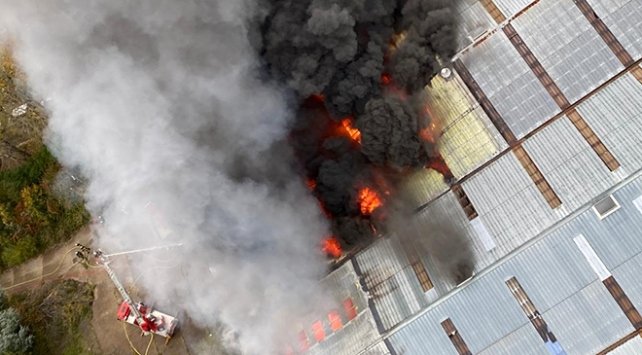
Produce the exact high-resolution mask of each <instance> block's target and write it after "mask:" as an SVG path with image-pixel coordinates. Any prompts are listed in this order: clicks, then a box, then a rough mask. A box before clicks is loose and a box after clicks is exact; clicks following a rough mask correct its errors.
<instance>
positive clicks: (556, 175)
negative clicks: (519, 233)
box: [524, 116, 619, 211]
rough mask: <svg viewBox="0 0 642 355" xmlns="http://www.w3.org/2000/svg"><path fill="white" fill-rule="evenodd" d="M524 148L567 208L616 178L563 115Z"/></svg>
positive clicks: (573, 207) (609, 185)
mask: <svg viewBox="0 0 642 355" xmlns="http://www.w3.org/2000/svg"><path fill="white" fill-rule="evenodd" d="M524 148H526V150H527V151H528V153H529V154H530V156H531V158H532V159H533V161H534V162H535V164H536V165H537V167H538V168H539V169H540V171H541V172H542V174H543V175H544V177H545V178H546V180H547V181H548V182H549V183H550V184H551V186H552V187H553V190H555V192H556V193H557V195H558V196H559V197H560V199H561V200H562V203H563V204H564V205H565V207H566V209H567V210H569V211H574V210H575V209H577V208H579V207H581V206H582V205H584V204H585V203H587V202H588V201H590V200H591V199H593V198H594V197H595V196H597V195H599V194H601V193H602V192H604V191H606V190H607V189H609V188H610V187H612V186H614V185H615V184H616V183H617V182H618V181H619V179H618V178H617V177H616V176H614V175H613V174H612V173H611V172H610V171H609V170H608V168H607V167H606V165H604V163H603V162H602V161H601V160H600V158H599V157H598V156H597V155H596V154H595V152H594V151H593V149H592V148H591V146H590V145H589V144H588V143H587V142H586V140H585V139H584V138H583V137H582V136H581V134H580V133H579V132H578V131H577V129H576V128H575V127H574V126H573V124H572V123H571V122H570V121H569V120H568V118H567V117H566V116H564V117H563V118H562V119H559V120H557V121H555V122H554V123H552V124H551V125H550V126H548V127H546V128H544V129H543V130H542V131H540V132H538V133H537V134H536V135H534V136H533V137H532V138H530V139H529V140H527V141H526V142H525V143H524Z"/></svg>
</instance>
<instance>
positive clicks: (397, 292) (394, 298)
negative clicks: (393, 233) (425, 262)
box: [370, 266, 428, 330]
mask: <svg viewBox="0 0 642 355" xmlns="http://www.w3.org/2000/svg"><path fill="white" fill-rule="evenodd" d="M370 296H371V297H372V301H373V304H374V307H375V309H376V312H377V314H378V316H379V319H380V320H381V323H382V326H383V329H384V330H390V329H391V328H392V327H394V326H395V325H397V324H399V323H400V322H401V321H402V320H404V319H406V318H408V317H410V316H411V315H413V314H415V313H417V312H419V311H420V310H422V309H423V308H424V307H426V306H427V305H428V302H427V300H426V296H425V295H424V293H423V291H422V289H421V286H420V285H419V281H418V280H417V276H416V275H415V273H414V271H413V270H412V268H411V267H410V266H407V267H405V268H404V269H402V270H401V271H400V272H398V273H396V274H394V275H392V276H391V277H390V278H388V279H387V280H385V281H384V282H382V283H380V284H379V285H377V286H375V287H373V288H372V289H371V290H370Z"/></svg>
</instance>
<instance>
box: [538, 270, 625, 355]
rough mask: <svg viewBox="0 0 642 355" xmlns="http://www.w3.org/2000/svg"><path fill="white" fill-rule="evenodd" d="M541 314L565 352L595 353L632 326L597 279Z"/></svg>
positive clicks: (570, 353) (620, 336)
mask: <svg viewBox="0 0 642 355" xmlns="http://www.w3.org/2000/svg"><path fill="white" fill-rule="evenodd" d="M542 317H543V318H544V319H545V320H546V323H548V325H549V328H550V329H552V331H553V333H554V334H555V336H556V337H557V338H558V339H559V341H560V343H561V344H562V346H563V347H564V349H565V350H566V351H567V353H568V354H569V355H572V354H578V355H583V354H595V353H597V352H599V351H600V350H602V349H604V348H605V347H606V346H608V345H609V344H612V343H614V342H616V341H617V340H619V339H620V338H622V337H624V336H625V335H627V334H629V333H630V332H632V331H633V330H634V329H633V326H632V325H631V323H629V321H628V319H627V318H626V316H625V315H624V313H623V312H622V310H621V309H620V308H619V307H618V305H617V303H616V302H615V300H613V297H612V296H611V294H609V291H608V290H607V289H606V287H604V285H603V284H602V282H600V281H599V280H596V281H594V282H592V283H591V284H589V285H587V286H586V287H584V288H583V289H582V290H581V291H580V292H577V293H574V294H573V295H572V296H570V297H568V298H566V299H564V300H563V301H562V302H560V303H559V304H557V305H555V307H554V308H553V309H551V310H550V311H548V312H545V313H543V314H542Z"/></svg>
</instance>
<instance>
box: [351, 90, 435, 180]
mask: <svg viewBox="0 0 642 355" xmlns="http://www.w3.org/2000/svg"><path fill="white" fill-rule="evenodd" d="M417 116H418V115H417V112H416V110H415V108H413V107H412V106H410V104H409V103H408V102H407V101H404V100H401V99H399V98H396V97H382V98H376V99H372V100H370V101H369V102H368V104H367V105H366V109H365V112H364V114H363V115H362V116H361V117H360V118H359V121H358V127H359V129H360V130H361V137H362V138H361V142H362V147H361V151H362V152H363V154H365V156H366V157H368V159H369V160H370V161H371V162H373V163H374V164H377V165H382V166H389V167H393V168H397V167H423V166H424V165H426V163H427V161H428V156H427V153H426V150H425V149H424V146H423V143H422V142H421V141H420V139H419V137H418V135H417V132H418V131H419V121H418V118H417Z"/></svg>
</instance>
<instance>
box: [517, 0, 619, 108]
mask: <svg viewBox="0 0 642 355" xmlns="http://www.w3.org/2000/svg"><path fill="white" fill-rule="evenodd" d="M512 23H513V26H514V27H515V29H516V30H517V32H518V33H519V34H520V35H521V37H522V39H523V40H524V42H525V43H526V45H528V47H529V48H530V49H531V51H532V52H533V54H534V55H535V57H537V59H538V60H539V61H540V63H542V66H543V67H544V69H546V71H547V72H548V74H549V75H550V76H551V78H552V79H553V81H554V82H555V83H556V84H557V85H558V86H559V88H560V90H562V92H563V93H564V94H565V96H566V97H567V99H568V100H569V101H570V102H571V103H573V102H575V101H577V100H578V99H579V98H581V97H582V96H584V95H585V94H587V93H588V92H590V91H591V90H593V89H595V88H596V87H597V86H599V85H600V84H601V83H603V82H605V81H606V80H608V79H609V78H610V77H612V76H613V75H615V74H616V73H617V72H619V71H620V70H621V69H622V64H621V63H620V62H619V60H618V59H617V58H616V57H615V55H614V54H613V52H611V50H610V49H609V47H608V46H607V45H606V43H604V41H603V40H602V38H601V37H600V36H599V34H598V33H597V31H595V29H594V28H593V27H592V26H591V25H590V23H589V22H588V20H587V19H586V18H585V17H584V15H583V14H582V12H581V11H580V10H579V9H578V8H577V6H576V5H575V4H574V3H573V1H572V0H541V1H540V2H539V3H538V4H537V5H535V6H533V7H532V8H531V9H529V10H528V11H527V12H525V13H524V14H523V15H522V16H519V17H518V18H517V19H515V20H514V21H513V22H512Z"/></svg>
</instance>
